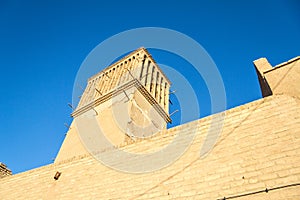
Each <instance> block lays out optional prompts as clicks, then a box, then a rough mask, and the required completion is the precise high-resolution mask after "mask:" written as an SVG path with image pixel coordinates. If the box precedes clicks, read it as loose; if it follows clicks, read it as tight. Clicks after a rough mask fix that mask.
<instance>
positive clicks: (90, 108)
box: [56, 48, 171, 161]
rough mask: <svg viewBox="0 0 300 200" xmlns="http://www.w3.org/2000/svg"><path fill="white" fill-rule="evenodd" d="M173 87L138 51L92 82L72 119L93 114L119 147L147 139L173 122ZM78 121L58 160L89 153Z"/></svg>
mask: <svg viewBox="0 0 300 200" xmlns="http://www.w3.org/2000/svg"><path fill="white" fill-rule="evenodd" d="M170 84H171V82H170V80H169V79H168V78H167V77H166V75H165V74H164V73H163V71H162V70H161V69H160V68H159V66H158V65H157V64H156V62H155V61H154V60H153V58H152V56H151V55H150V54H149V53H148V51H147V50H146V49H145V48H140V49H137V50H135V51H134V52H132V53H130V54H129V55H127V56H125V57H124V58H122V59H121V60H119V61H118V62H116V63H114V64H112V65H110V66H109V67H107V68H106V69H104V70H102V71H101V72H99V73H98V74H96V75H94V76H92V77H91V78H89V79H88V82H87V86H86V88H85V90H84V93H83V94H82V97H81V99H80V102H79V104H78V106H77V108H76V109H75V110H74V112H73V113H72V117H73V118H74V119H75V120H76V119H77V118H80V117H82V116H84V115H85V113H87V112H93V113H94V115H95V118H96V120H97V123H98V125H99V126H100V127H101V131H102V132H103V133H104V135H105V137H106V138H107V139H108V140H109V141H110V142H111V143H112V144H113V145H116V146H117V145H119V144H121V143H123V142H124V141H126V140H128V139H133V140H134V139H135V138H143V137H147V136H149V135H151V134H154V133H156V132H158V131H160V130H162V129H165V128H166V125H167V123H168V122H171V119H170V117H169V88H170ZM75 120H74V121H75ZM74 121H73V123H72V125H71V126H70V129H69V131H68V133H67V136H66V139H65V141H64V143H63V145H62V147H61V149H60V151H59V154H58V156H57V158H56V161H61V160H65V159H68V158H71V157H73V156H76V155H81V154H84V153H85V152H86V151H85V150H84V148H83V146H82V144H81V141H80V134H79V133H78V126H77V127H76V123H74ZM103 148H104V147H103Z"/></svg>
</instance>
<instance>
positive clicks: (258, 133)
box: [0, 63, 300, 200]
mask: <svg viewBox="0 0 300 200" xmlns="http://www.w3.org/2000/svg"><path fill="white" fill-rule="evenodd" d="M256 64H257V63H256ZM292 64H293V63H292ZM288 66H290V64H288ZM293 67H299V65H298V64H297V65H293ZM258 70H259V69H258ZM275 71H276V70H274V72H275ZM290 71H292V70H290ZM270 74H271V72H269V76H270ZM276 75H277V72H276ZM282 76H284V73H282V74H281V77H282ZM291 76H292V75H291ZM285 77H289V76H288V75H286V76H285ZM283 80H284V81H283V82H284V84H286V85H287V86H288V85H289V84H288V81H289V80H290V81H295V80H296V81H297V80H299V76H298V78H295V77H294V78H289V80H287V79H285V78H283ZM291 84H295V83H294V82H292V83H291ZM277 85H280V83H277ZM277 87H278V88H280V94H279V93H278V94H273V95H271V96H268V97H266V98H263V99H259V100H256V101H253V102H250V103H248V104H245V105H242V106H239V107H236V108H233V109H230V110H227V111H225V112H223V113H220V114H219V115H224V116H225V119H224V124H223V128H222V132H221V134H220V136H219V138H218V140H217V143H216V144H215V146H214V148H213V149H212V150H211V151H210V152H209V153H208V154H207V155H206V156H205V157H200V156H199V155H200V149H201V147H202V144H203V141H204V139H205V137H206V135H207V130H208V128H209V126H210V124H211V123H210V122H211V120H212V118H213V116H208V117H205V118H202V119H199V120H196V121H193V122H190V123H186V124H184V125H181V126H178V127H174V128H171V129H168V130H165V131H162V132H160V133H159V134H158V135H155V136H153V137H152V138H149V139H146V140H142V141H136V142H132V143H130V144H127V145H124V146H123V147H122V148H123V149H124V150H126V151H134V152H144V151H149V150H151V149H155V148H157V149H158V148H160V147H162V146H164V145H167V144H169V142H170V141H171V140H172V138H174V137H176V135H178V134H186V135H187V136H188V135H189V134H191V133H193V131H195V130H196V135H195V137H194V140H193V142H192V144H191V145H190V146H189V148H188V149H187V150H186V152H185V153H184V154H183V155H182V156H181V157H180V158H179V159H177V160H176V161H175V162H174V163H172V164H170V165H169V166H166V167H165V168H163V169H161V170H158V171H155V172H150V173H141V174H131V173H124V172H119V171H116V170H113V169H111V168H108V167H106V166H104V165H103V164H101V163H100V162H99V161H97V160H95V159H94V158H93V157H91V156H89V155H88V154H84V155H78V156H75V157H73V158H71V159H67V160H63V161H60V162H56V163H54V164H50V165H47V166H43V167H40V168H37V169H33V170H30V171H27V172H23V173H20V174H16V175H13V176H9V177H4V178H2V179H0V199H224V197H225V199H233V198H234V199H238V200H245V199H258V200H260V199H272V200H279V199H280V200H281V199H291V200H292V199H293V200H294V199H300V185H299V183H300V145H299V144H300V98H299V93H296V92H294V91H293V93H292V94H293V95H290V94H291V93H284V88H283V87H281V86H280V87H279V86H277ZM298 87H299V86H298ZM271 88H272V86H271ZM289 90H290V88H288V91H289ZM185 138H188V137H185ZM185 142H186V141H185V139H182V140H181V141H179V142H178V144H177V145H183V144H185ZM109 152H110V150H109V149H108V150H107V152H106V153H108V155H109ZM170 156H171V155H170ZM123 164H124V165H125V164H126V163H123ZM57 171H59V172H61V176H60V177H59V179H58V180H54V178H53V177H54V175H55V173H56V172H57ZM266 188H268V192H258V193H256V192H257V191H263V190H266ZM274 188H275V190H272V189H274ZM276 188H277V189H276ZM270 189H271V190H270ZM249 193H253V194H252V195H249V196H237V195H241V194H249Z"/></svg>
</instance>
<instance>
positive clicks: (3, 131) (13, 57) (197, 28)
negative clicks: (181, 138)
mask: <svg viewBox="0 0 300 200" xmlns="http://www.w3.org/2000/svg"><path fill="white" fill-rule="evenodd" d="M125 2H126V3H125ZM299 10H300V3H299V1H289V0H287V1H276V0H275V1H253V0H252V1H215V0H212V1H171V0H168V1H161V0H160V1H158V0H152V1H103V2H101V1H88V0H87V1H14V0H9V1H8V0H4V1H3V0H2V1H0V66H1V73H0V83H1V96H0V108H1V113H0V144H1V151H0V162H3V163H5V164H7V165H8V167H9V168H10V169H11V170H12V171H13V173H19V172H22V171H26V170H28V169H32V168H35V167H39V166H42V165H45V164H49V163H51V162H52V158H55V156H56V154H57V152H58V150H59V147H60V145H61V144H62V142H63V139H64V134H65V132H66V131H67V128H66V127H65V126H64V123H70V122H71V120H72V119H71V118H70V112H71V110H70V108H69V107H68V106H67V103H68V102H71V101H72V89H73V83H74V79H75V76H76V73H77V70H78V69H79V67H80V65H81V63H82V61H83V60H84V58H85V57H86V56H87V54H88V53H89V52H90V51H91V50H92V49H93V48H94V47H95V46H96V45H98V44H99V43H100V42H101V41H103V40H105V39H107V38H108V37H110V36H112V35H114V34H117V33H119V32H121V31H125V30H128V29H132V28H138V27H146V26H154V27H165V28H170V29H174V30H177V31H180V32H182V33H185V34H187V35H188V36H190V37H192V38H193V39H195V40H196V41H197V42H199V43H200V44H201V45H202V46H203V47H204V48H205V49H206V51H207V52H208V53H209V54H210V56H211V57H212V58H213V60H214V61H215V63H216V65H217V66H218V69H219V71H220V72H221V75H222V77H223V80H224V84H225V88H226V95H227V106H228V108H232V107H235V106H238V105H241V104H244V103H247V102H250V101H253V100H255V99H258V98H260V97H261V95H260V91H259V86H258V82H257V78H256V74H255V71H254V68H253V64H252V61H253V60H255V59H257V58H260V57H267V58H268V60H269V61H270V62H271V64H272V65H276V64H279V63H281V62H284V61H287V60H289V59H291V58H293V57H295V56H298V55H299V54H300V39H299V36H300V12H299ZM150 53H152V54H153V57H154V59H156V60H157V61H158V62H160V63H164V62H167V64H169V65H173V67H174V68H176V67H179V66H180V65H178V63H180V62H181V61H176V62H175V61H170V60H169V61H168V60H167V58H168V55H163V53H160V52H157V51H151V50H150ZM181 64H182V63H181ZM200 82H201V80H199V83H200ZM199 87H200V89H199V90H201V85H199ZM199 93H201V92H199ZM199 95H200V97H201V99H204V100H203V102H202V103H201V102H200V104H205V102H206V100H205V98H207V97H206V96H207V95H206V93H205V91H204V90H203V93H201V94H199ZM201 95H202V96H201ZM174 101H175V102H176V100H175V99H174ZM201 106H203V105H201ZM203 107H205V106H203ZM171 109H174V108H171ZM209 114H210V113H209V110H208V109H203V112H202V113H201V116H200V117H202V116H207V115H209ZM175 118H176V116H175Z"/></svg>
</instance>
